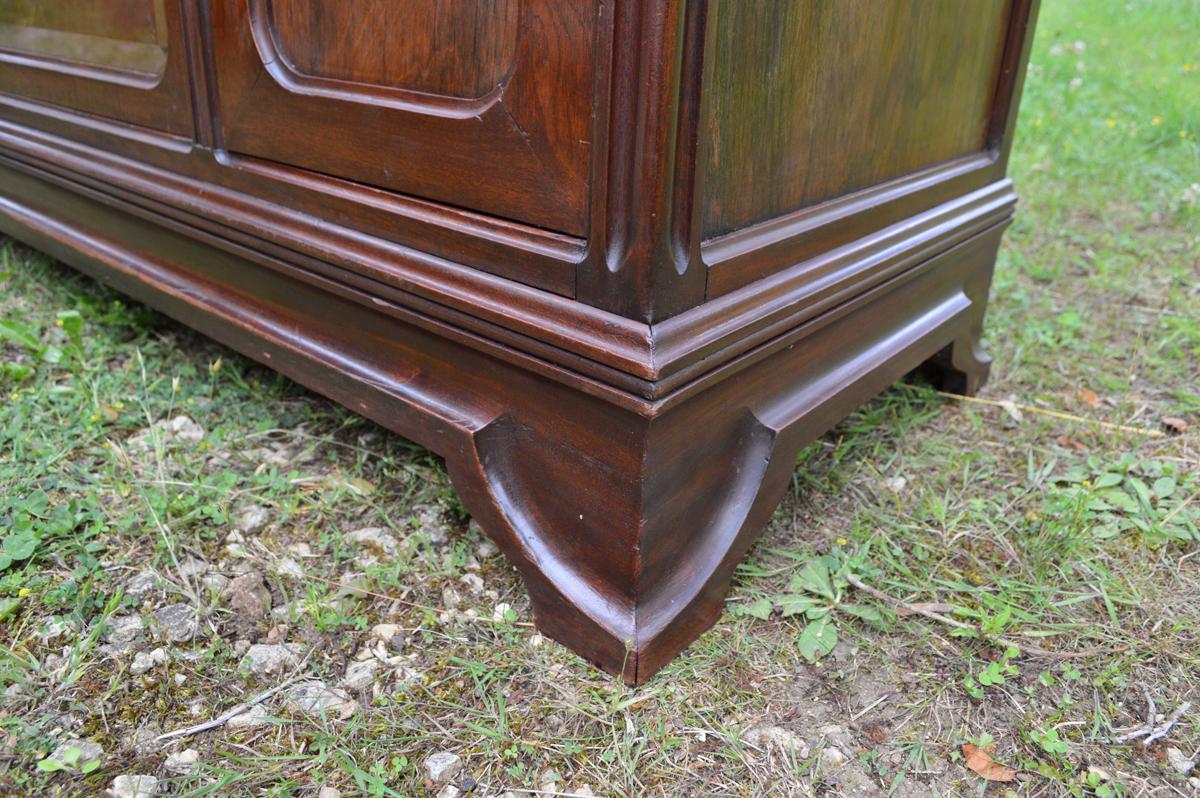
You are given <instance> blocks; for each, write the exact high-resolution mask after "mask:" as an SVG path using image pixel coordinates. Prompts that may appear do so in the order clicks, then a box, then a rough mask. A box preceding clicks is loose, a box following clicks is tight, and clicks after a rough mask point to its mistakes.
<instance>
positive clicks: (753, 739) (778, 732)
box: [742, 723, 808, 759]
mask: <svg viewBox="0 0 1200 798" xmlns="http://www.w3.org/2000/svg"><path fill="white" fill-rule="evenodd" d="M742 739H743V740H745V741H746V742H748V743H751V744H752V745H758V746H763V747H768V746H772V745H774V746H777V747H779V748H782V749H784V750H785V751H792V752H794V753H795V754H796V757H797V758H798V759H807V758H808V743H807V742H805V741H804V738H803V737H801V736H800V735H798V734H796V733H795V732H793V731H789V730H787V729H785V728H783V727H782V726H771V725H770V724H767V723H760V724H759V725H757V726H752V727H750V728H749V729H747V730H746V731H744V732H743V733H742Z"/></svg>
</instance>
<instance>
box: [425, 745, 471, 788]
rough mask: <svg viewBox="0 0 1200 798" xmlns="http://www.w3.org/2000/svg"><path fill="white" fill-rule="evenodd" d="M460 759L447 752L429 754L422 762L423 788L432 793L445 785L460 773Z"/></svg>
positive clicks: (461, 764) (456, 755)
mask: <svg viewBox="0 0 1200 798" xmlns="http://www.w3.org/2000/svg"><path fill="white" fill-rule="evenodd" d="M462 766H463V763H462V757H460V756H459V755H458V754H453V753H450V752H449V751H438V752H437V753H436V754H430V755H429V757H428V758H426V760H425V762H424V767H425V788H426V789H428V790H430V791H433V790H436V789H439V788H440V787H442V786H444V785H445V784H447V783H448V782H449V781H450V780H451V779H452V778H454V777H455V776H457V775H458V774H459V773H460V772H461V771H462Z"/></svg>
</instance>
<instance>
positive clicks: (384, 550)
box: [346, 526, 400, 558]
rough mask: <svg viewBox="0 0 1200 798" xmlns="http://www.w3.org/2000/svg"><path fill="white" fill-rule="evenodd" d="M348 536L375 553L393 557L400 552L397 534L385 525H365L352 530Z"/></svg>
mask: <svg viewBox="0 0 1200 798" xmlns="http://www.w3.org/2000/svg"><path fill="white" fill-rule="evenodd" d="M346 538H347V539H348V540H351V541H353V542H355V543H357V544H359V545H360V546H362V547H363V548H365V549H367V550H368V551H369V552H371V553H372V554H375V555H383V556H384V557H389V558H391V557H395V556H396V555H397V554H399V553H400V544H399V542H398V541H397V540H396V536H395V535H393V534H392V533H391V532H388V531H387V530H386V529H384V528H383V527H377V526H369V527H364V528H363V529H358V530H355V531H354V532H351V533H350V534H349V535H347V536H346Z"/></svg>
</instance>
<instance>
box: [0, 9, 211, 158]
mask: <svg viewBox="0 0 1200 798" xmlns="http://www.w3.org/2000/svg"><path fill="white" fill-rule="evenodd" d="M187 69H188V65H187V56H186V49H185V46H184V42H183V25H182V20H181V15H180V7H179V4H178V3H177V2H175V0H3V1H2V2H0V92H3V93H5V94H10V95H17V96H20V97H25V98H28V99H33V100H40V101H43V102H48V103H52V104H55V105H61V106H66V107H69V108H73V109H75V110H78V111H83V112H85V113H89V114H94V115H97V116H106V117H111V118H114V119H118V120H120V121H123V122H129V123H131V124H134V125H139V126H141V127H147V128H153V129H156V130H161V131H166V132H169V133H175V134H178V135H182V136H191V135H192V108H191V91H190V88H189V82H188V71H187Z"/></svg>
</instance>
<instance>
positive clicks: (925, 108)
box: [703, 0, 1012, 238]
mask: <svg viewBox="0 0 1200 798" xmlns="http://www.w3.org/2000/svg"><path fill="white" fill-rule="evenodd" d="M1011 10H1012V9H1011V0H969V1H968V0H891V2H888V3H879V2H874V0H838V2H819V1H818V0H795V1H794V2H773V1H772V0H718V2H717V3H716V5H715V8H714V13H715V19H714V24H713V28H714V30H715V32H716V33H715V36H714V39H713V41H712V43H711V46H712V49H711V51H710V56H709V58H710V64H709V69H710V70H711V72H710V80H709V87H710V88H709V93H708V107H707V110H706V114H705V124H704V128H703V135H704V136H706V137H707V140H706V142H705V143H706V146H707V158H706V175H705V181H704V186H705V189H704V194H705V196H704V236H705V237H706V238H712V237H714V236H718V235H722V234H724V233H728V232H730V231H733V230H737V229H739V228H742V227H746V226H748V225H752V224H755V223H757V222H761V221H765V220H767V219H772V218H774V217H777V216H781V215H783V214H786V213H790V212H793V211H796V210H799V209H801V208H806V207H809V206H813V205H817V204H819V203H821V202H824V201H826V200H829V199H833V198H835V197H838V196H841V195H844V194H848V193H851V192H854V191H857V190H860V189H864V188H868V187H870V186H873V185H876V184H878V183H881V182H884V181H887V180H891V179H894V178H898V177H902V176H904V175H906V174H909V173H912V172H915V171H917V170H919V169H922V168H924V167H928V166H931V165H934V164H937V163H941V162H944V161H949V160H952V159H954V158H958V157H961V156H965V155H969V154H972V153H976V152H979V151H981V150H984V149H985V148H986V147H987V145H988V141H987V137H988V131H989V123H990V121H991V110H992V107H993V99H994V96H995V93H996V87H997V81H998V76H999V70H1000V64H1001V57H1002V54H1003V52H1004V45H1005V41H1006V34H1007V28H1008V22H1009V19H1010V15H1011Z"/></svg>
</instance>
